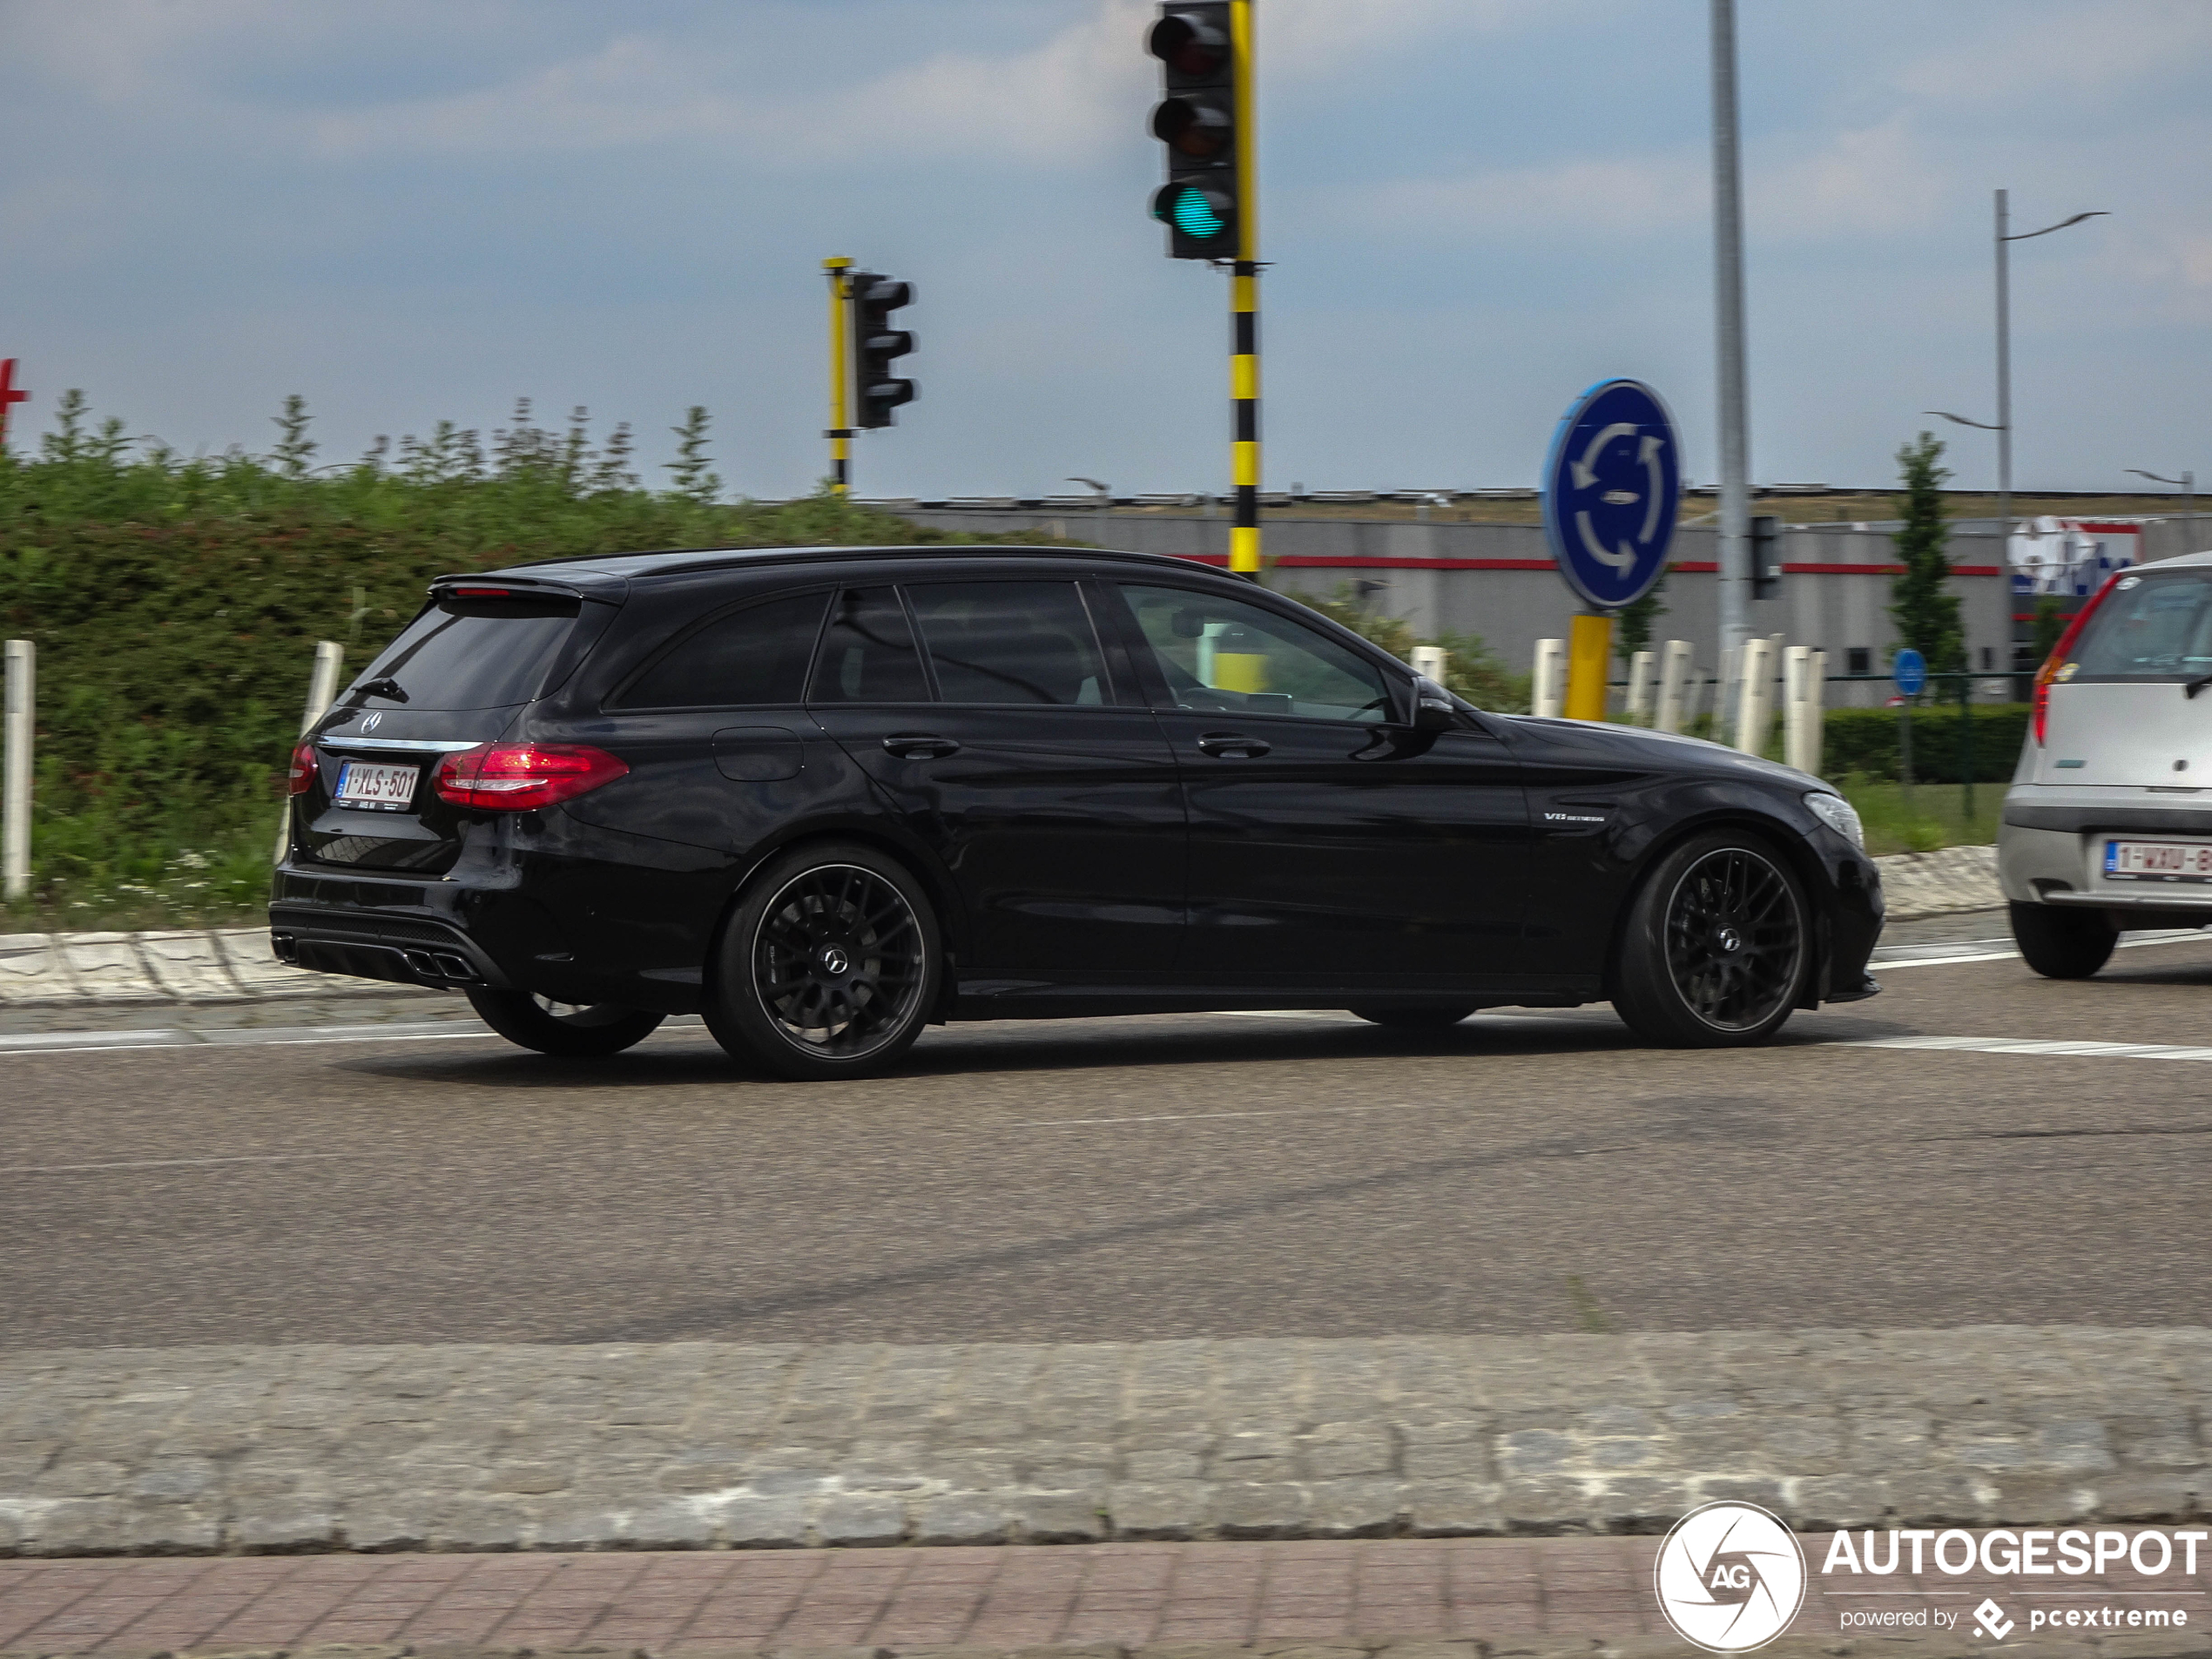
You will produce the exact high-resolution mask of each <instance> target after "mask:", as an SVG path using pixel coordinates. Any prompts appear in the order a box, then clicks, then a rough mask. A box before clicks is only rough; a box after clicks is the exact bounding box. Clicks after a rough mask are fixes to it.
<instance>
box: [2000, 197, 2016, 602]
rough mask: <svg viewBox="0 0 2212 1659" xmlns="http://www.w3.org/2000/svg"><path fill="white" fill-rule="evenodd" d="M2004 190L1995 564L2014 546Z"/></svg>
mask: <svg viewBox="0 0 2212 1659" xmlns="http://www.w3.org/2000/svg"><path fill="white" fill-rule="evenodd" d="M2009 217H2010V215H2009V213H2008V212H2007V206H2006V197H2005V192H2003V191H2001V190H2000V191H1999V192H1997V565H1998V568H1999V569H2000V570H2002V569H2004V568H2005V563H2006V560H2007V559H2008V558H2010V557H2011V556H2012V550H2013V293H2012V285H2011V280H2010V276H2011V272H2010V264H2011V259H2012V255H2011V253H2010V252H2009V251H2008V249H2009V246H2010V244H2009V242H2008V241H2007V239H2006V232H2005V226H2006V222H2007V220H2008V219H2009Z"/></svg>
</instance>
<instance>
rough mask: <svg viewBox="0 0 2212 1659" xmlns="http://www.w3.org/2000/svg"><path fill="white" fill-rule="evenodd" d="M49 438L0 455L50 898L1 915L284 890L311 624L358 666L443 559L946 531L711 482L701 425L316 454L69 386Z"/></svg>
mask: <svg viewBox="0 0 2212 1659" xmlns="http://www.w3.org/2000/svg"><path fill="white" fill-rule="evenodd" d="M61 413H62V420H61V425H60V429H59V430H58V431H57V432H53V433H49V434H47V435H45V436H44V439H43V440H42V441H41V442H40V444H39V453H38V455H37V456H36V457H35V458H26V457H24V456H22V455H11V454H8V453H6V452H4V451H0V637H11V638H29V639H30V640H32V641H34V642H36V644H37V649H38V697H37V708H38V714H37V721H38V732H37V749H36V752H35V755H36V761H35V764H36V768H37V780H36V784H35V795H34V805H33V823H32V887H33V892H32V896H31V898H30V900H27V901H24V902H21V903H18V904H17V905H15V906H12V907H4V908H0V932H5V931H8V930H9V929H10V928H11V927H32V926H41V927H43V926H49V925H56V924H59V925H65V926H71V927H84V926H91V925H99V924H104V923H105V924H108V925H156V924H160V923H165V922H168V921H183V920H185V919H189V918H194V917H201V916H210V917H212V916H219V915H223V914H231V913H234V912H236V911H237V910H239V908H240V907H250V906H252V905H253V904H255V903H258V902H260V900H263V899H264V898H265V897H266V888H267V873H268V858H269V851H270V846H271V843H272V841H273V837H274V835H275V833H276V826H277V821H278V816H279V803H280V801H281V800H282V799H283V794H282V788H283V785H282V778H283V772H284V767H285V762H286V760H287V757H288V756H289V754H290V752H291V749H292V745H293V740H294V738H295V737H296V735H297V732H298V728H299V722H300V704H301V701H302V699H303V698H304V697H305V696H306V694H307V677H308V672H309V669H310V667H311V665H312V664H313V662H314V646H315V642H316V641H317V640H319V639H332V640H336V641H337V642H338V643H339V644H341V645H342V646H344V647H345V651H346V661H345V673H344V675H343V677H342V679H341V683H342V680H343V679H350V678H352V677H353V676H354V674H356V673H358V672H359V671H361V668H362V666H363V665H364V664H367V663H368V660H369V658H371V657H372V656H373V655H374V653H375V652H376V651H379V650H380V649H381V647H382V646H383V644H384V642H385V641H387V640H388V639H389V638H390V637H391V636H392V635H393V634H394V633H395V631H397V630H398V629H399V627H400V626H401V624H403V623H404V622H405V621H406V620H407V619H408V617H410V616H412V615H413V614H414V613H415V609H416V607H417V606H419V605H420V604H421V603H422V598H423V592H424V589H425V588H426V586H427V585H428V583H429V581H430V579H431V577H435V576H437V575H440V574H442V573H443V572H445V571H449V570H463V571H465V570H482V569H485V568H488V567H490V566H494V565H499V564H505V563H514V562H516V561H521V560H526V559H543V558H553V557H562V556H575V555H589V554H597V553H605V552H612V551H617V550H631V549H638V548H654V547H776V546H794V545H795V546H806V545H809V544H821V543H831V544H845V545H852V544H856V543H857V544H860V545H868V544H883V545H912V544H927V543H947V542H977V541H988V540H1001V539H1002V540H1008V541H1015V540H1019V541H1025V542H1027V541H1035V540H1038V539H1042V538H1039V537H1036V536H1034V535H1031V534H1028V533H1023V534H1021V535H1019V536H1006V537H986V536H965V535H948V534H946V533H945V532H942V531H938V530H934V529H924V528H921V527H918V526H916V525H914V523H910V522H909V521H907V520H905V519H901V518H896V517H894V516H891V515H889V514H886V513H881V512H875V511H872V510H870V509H867V508H864V507H859V506H854V505H852V504H850V503H847V502H843V501H840V500H834V499H830V498H828V497H826V496H817V497H815V498H814V499H812V500H808V501H802V502H793V503H790V504H787V505H765V504H757V503H753V502H743V501H740V502H735V503H731V502H722V501H719V500H717V499H715V498H714V497H715V494H716V492H717V490H718V488H719V486H718V481H717V480H714V479H713V478H711V476H708V475H705V472H704V464H705V463H704V461H703V459H701V458H700V456H701V454H702V452H701V450H700V448H699V446H700V444H701V443H702V442H703V441H704V440H703V432H704V418H703V416H701V415H698V413H697V412H695V413H694V415H693V418H692V420H691V421H690V422H687V428H685V439H686V459H685V460H684V461H681V462H678V463H677V464H676V465H675V466H674V467H672V468H671V472H672V473H674V474H675V475H676V479H677V484H678V488H676V489H664V490H649V489H645V488H644V487H643V485H642V483H641V482H640V481H639V480H638V479H637V477H636V475H633V474H631V473H630V472H629V471H628V470H627V447H626V442H627V441H626V437H624V439H623V441H622V442H611V441H610V443H609V445H608V446H607V448H605V449H604V450H598V451H595V450H593V449H591V448H590V447H589V446H588V445H587V444H586V443H585V442H583V436H582V434H581V431H580V430H578V429H574V428H572V429H571V431H570V433H568V434H566V435H563V434H560V433H553V432H547V431H543V430H541V429H539V428H535V427H533V426H530V425H529V424H527V421H526V419H525V418H523V417H526V416H527V413H528V411H527V409H523V410H519V411H518V412H517V414H518V419H517V421H516V425H515V427H513V428H509V429H508V430H504V431H502V432H500V433H497V434H496V435H494V442H493V445H492V447H491V454H490V455H486V454H485V453H484V450H483V446H482V444H481V442H479V440H478V439H477V437H476V435H475V434H474V433H468V432H458V431H455V429H453V428H450V427H448V426H444V425H441V427H440V428H438V429H437V430H436V432H435V435H434V436H433V438H432V439H430V440H428V441H425V442H416V441H415V440H412V439H410V440H408V441H406V442H403V443H402V445H401V455H400V456H399V458H398V460H397V462H390V461H388V459H387V457H386V456H385V455H383V454H382V453H381V451H380V452H378V453H376V454H373V455H370V456H368V457H367V458H365V459H364V460H363V461H361V462H359V463H358V464H354V465H350V466H345V467H341V468H338V469H331V470H321V471H318V470H315V469H311V468H310V467H309V466H308V464H307V463H308V462H309V460H310V459H311V458H312V457H311V451H312V448H313V446H312V445H311V444H310V443H308V442H307V441H306V439H305V436H304V433H305V415H304V412H302V411H300V409H299V408H298V407H297V405H296V404H294V405H293V406H292V407H290V408H287V412H286V418H285V419H284V420H282V421H280V422H279V424H280V427H281V428H283V429H284V432H285V437H286V444H285V445H280V450H279V454H278V455H275V456H273V457H271V458H267V459H256V458H253V457H250V456H246V455H239V454H236V453H233V454H231V455H223V456H219V457H215V458H212V459H199V460H192V459H186V458H184V457H181V456H179V455H175V454H173V453H171V452H168V451H165V450H161V449H159V448H153V449H151V450H148V451H145V452H143V453H142V452H138V451H134V450H133V448H132V445H131V443H130V442H129V441H128V440H126V439H125V438H124V436H123V433H124V431H125V428H124V427H123V425H122V424H121V423H120V422H115V421H110V422H107V423H105V424H103V425H102V426H101V427H99V428H98V429H97V430H89V429H87V428H86V426H85V424H84V418H83V414H82V403H81V401H79V400H77V399H75V398H71V399H70V400H68V401H66V402H65V404H64V408H63V410H62V412H61Z"/></svg>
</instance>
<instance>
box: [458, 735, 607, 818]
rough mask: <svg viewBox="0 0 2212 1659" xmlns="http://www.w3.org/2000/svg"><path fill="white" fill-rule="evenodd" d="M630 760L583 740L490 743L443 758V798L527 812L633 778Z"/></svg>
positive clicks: (494, 809) (492, 809)
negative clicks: (619, 780) (631, 776)
mask: <svg viewBox="0 0 2212 1659" xmlns="http://www.w3.org/2000/svg"><path fill="white" fill-rule="evenodd" d="M629 772H630V767H629V765H628V764H627V763H625V762H624V761H623V760H621V759H618V758H617V757H616V756H614V755H610V754H609V753H608V752H606V751H605V750H604V749H594V748H592V747H590V745H586V744H581V743H490V744H486V745H484V746H483V747H482V748H480V749H464V750H462V752H460V753H459V754H449V755H448V756H447V757H446V758H445V759H443V760H441V761H440V762H438V775H437V791H438V799H440V800H442V801H445V802H447V803H448V804H449V805H451V806H467V807H469V808H471V809H473V810H475V811H476V812H480V813H482V812H492V813H524V812H529V810H530V809H531V808H533V807H537V806H555V805H557V804H558V803H559V802H562V801H564V800H574V799H576V798H577V796H578V795H581V794H583V793H584V792H587V791H589V790H593V789H597V788H598V787H600V786H602V785H604V784H610V783H612V782H614V780H615V779H617V778H623V777H627V776H628V775H629Z"/></svg>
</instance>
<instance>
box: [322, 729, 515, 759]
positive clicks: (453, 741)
mask: <svg viewBox="0 0 2212 1659" xmlns="http://www.w3.org/2000/svg"><path fill="white" fill-rule="evenodd" d="M315 741H316V742H317V743H319V744H320V745H322V746H323V747H324V748H326V749H429V750H433V751H435V752H437V753H439V754H448V755H449V754H458V753H460V752H461V751H462V750H463V749H481V748H482V747H483V746H484V745H486V744H487V743H489V742H490V741H491V739H490V738H346V737H340V736H337V735H336V734H334V733H329V732H326V733H325V734H324V735H323V736H321V737H320V738H316V739H315Z"/></svg>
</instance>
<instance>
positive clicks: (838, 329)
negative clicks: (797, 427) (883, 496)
mask: <svg viewBox="0 0 2212 1659" xmlns="http://www.w3.org/2000/svg"><path fill="white" fill-rule="evenodd" d="M852 268H853V261H852V260H823V261H822V269H823V270H825V271H826V272H828V273H829V291H830V307H829V324H830V423H829V430H828V431H826V432H825V433H823V434H822V435H823V436H824V437H826V438H827V439H828V440H829V441H830V494H831V495H833V496H849V495H851V494H852V493H853V419H852V411H851V407H850V400H851V398H852V395H853V369H852V365H851V364H850V363H848V362H847V361H846V354H847V353H848V352H849V351H850V349H851V346H852V339H853V330H852V328H851V327H850V325H849V324H848V323H847V321H846V305H847V304H848V302H849V301H850V300H851V299H852V293H853V285H852V284H851V283H850V282H848V281H847V280H846V277H845V273H846V272H847V271H849V270H851V269H852Z"/></svg>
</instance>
